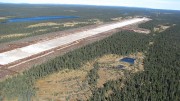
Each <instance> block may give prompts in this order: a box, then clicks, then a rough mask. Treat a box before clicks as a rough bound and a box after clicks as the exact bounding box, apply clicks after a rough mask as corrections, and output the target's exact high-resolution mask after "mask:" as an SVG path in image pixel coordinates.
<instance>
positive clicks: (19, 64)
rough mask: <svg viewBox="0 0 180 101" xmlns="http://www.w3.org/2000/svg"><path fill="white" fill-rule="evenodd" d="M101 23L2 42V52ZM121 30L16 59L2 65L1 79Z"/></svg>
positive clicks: (0, 45)
mask: <svg viewBox="0 0 180 101" xmlns="http://www.w3.org/2000/svg"><path fill="white" fill-rule="evenodd" d="M111 23H114V22H111ZM99 25H100V24H98V25H90V26H86V27H82V28H73V29H70V30H66V31H59V32H52V33H48V34H44V35H37V36H33V37H28V38H24V39H21V40H17V41H12V42H7V43H2V44H0V47H1V48H0V53H1V52H5V51H8V50H12V49H16V48H20V47H24V46H27V45H31V44H34V43H37V42H40V41H43V40H50V39H53V38H56V37H61V36H64V35H68V34H73V33H76V32H80V31H84V30H88V29H91V28H95V27H97V26H99ZM121 30H122V29H121V28H117V29H114V30H111V31H108V32H105V33H101V34H98V35H95V36H92V37H88V38H85V39H81V40H78V41H76V42H74V43H71V44H69V45H66V46H61V47H58V48H55V49H51V50H49V51H46V52H43V53H40V54H37V55H34V56H31V57H28V58H25V59H22V60H19V61H16V62H14V63H11V64H8V65H5V66H0V79H1V80H3V79H6V78H9V77H11V76H12V75H16V74H19V73H21V72H22V71H24V70H27V69H29V68H31V67H32V66H34V65H38V64H41V63H43V62H46V61H48V60H50V59H52V58H55V57H57V56H60V55H63V54H65V53H67V52H69V51H72V50H74V49H77V48H79V47H82V46H85V45H87V44H90V43H93V42H95V41H98V40H102V39H104V38H105V37H108V36H111V35H112V34H113V33H116V32H119V31H121Z"/></svg>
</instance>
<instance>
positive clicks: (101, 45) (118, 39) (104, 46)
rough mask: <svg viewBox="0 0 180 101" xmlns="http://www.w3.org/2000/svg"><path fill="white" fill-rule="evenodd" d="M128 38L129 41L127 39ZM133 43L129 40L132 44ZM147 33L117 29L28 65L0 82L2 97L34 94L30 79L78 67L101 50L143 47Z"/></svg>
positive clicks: (116, 51) (121, 51)
mask: <svg viewBox="0 0 180 101" xmlns="http://www.w3.org/2000/svg"><path fill="white" fill-rule="evenodd" d="M127 40H129V41H127ZM132 43H133V44H132ZM147 44H148V36H145V35H143V34H138V33H132V32H121V33H117V34H114V35H113V36H111V37H109V38H106V39H104V40H101V41H99V42H95V43H93V44H90V45H87V46H85V47H82V48H80V49H77V50H75V51H72V52H69V53H67V54H65V55H63V56H59V57H57V58H55V59H53V60H50V61H49V62H47V63H44V64H41V65H39V66H36V67H33V68H31V69H30V70H29V71H26V72H24V73H23V75H18V76H17V77H13V78H11V79H7V80H6V81H4V82H1V83H0V94H1V96H3V97H6V98H15V97H22V96H23V97H24V96H25V97H27V96H33V95H34V94H35V90H36V88H34V87H33V85H34V82H35V81H36V80H37V79H39V78H42V77H45V76H47V75H49V74H52V73H54V72H58V71H60V70H62V69H65V68H68V69H78V68H80V67H81V65H83V64H84V63H86V62H87V61H90V60H93V59H95V58H97V57H100V56H103V55H104V54H119V55H125V54H130V53H134V52H139V51H144V50H146V49H147Z"/></svg>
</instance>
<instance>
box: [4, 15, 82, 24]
mask: <svg viewBox="0 0 180 101" xmlns="http://www.w3.org/2000/svg"><path fill="white" fill-rule="evenodd" d="M74 18H79V17H78V16H38V17H29V18H11V19H8V20H7V21H5V22H2V23H13V22H32V21H44V20H57V19H74Z"/></svg>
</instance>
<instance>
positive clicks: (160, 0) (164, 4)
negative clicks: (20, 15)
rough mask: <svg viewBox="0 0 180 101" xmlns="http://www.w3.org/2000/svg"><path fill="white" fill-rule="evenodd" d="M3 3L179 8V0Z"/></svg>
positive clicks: (21, 0)
mask: <svg viewBox="0 0 180 101" xmlns="http://www.w3.org/2000/svg"><path fill="white" fill-rule="evenodd" d="M0 2H3V3H30V4H83V5H102V6H127V7H143V8H155V9H171V10H180V0H0Z"/></svg>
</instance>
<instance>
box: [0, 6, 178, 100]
mask: <svg viewBox="0 0 180 101" xmlns="http://www.w3.org/2000/svg"><path fill="white" fill-rule="evenodd" d="M31 6H32V5H31ZM31 6H27V5H22V6H19V8H18V9H17V5H9V7H6V6H4V5H3V6H0V7H1V8H2V9H6V10H8V9H12V8H15V9H13V11H12V12H14V13H7V12H6V10H4V12H0V14H2V15H3V16H16V17H30V16H35V15H36V16H43V15H45V16H47V15H76V16H81V18H80V19H77V20H80V21H86V20H87V19H90V18H97V19H100V20H102V21H104V22H106V21H110V18H112V17H119V16H122V17H127V16H136V15H140V16H149V17H150V18H151V19H153V20H152V21H150V22H147V23H144V24H141V25H139V26H140V27H143V28H147V29H150V30H151V31H152V33H151V34H148V35H144V34H140V33H134V32H129V31H123V32H119V33H116V34H114V35H112V36H111V37H108V38H106V39H103V40H101V41H98V42H95V43H92V44H90V45H87V46H84V47H82V48H79V49H76V50H74V51H71V52H69V53H66V54H65V55H63V56H57V57H56V58H55V59H52V60H49V61H48V62H47V63H43V64H41V65H38V66H34V67H33V68H31V69H30V70H28V71H25V72H23V74H22V75H17V76H16V77H12V78H9V79H7V80H5V81H3V82H1V83H0V99H6V100H12V99H19V100H20V101H30V100H32V97H33V96H35V95H36V90H37V88H35V87H34V83H35V82H36V80H38V79H40V78H43V77H46V76H48V75H50V74H52V73H56V72H58V71H61V70H63V69H67V68H68V69H79V68H80V67H81V66H82V65H83V64H85V63H86V62H88V61H91V60H94V59H96V58H98V57H101V56H103V55H105V54H117V55H128V54H131V53H136V52H144V53H145V57H146V58H145V60H144V71H143V72H141V73H139V74H138V73H137V74H131V75H130V76H128V77H127V78H128V79H125V80H124V79H123V80H122V79H120V80H117V81H109V82H107V83H106V84H104V86H103V87H102V88H98V89H94V90H93V95H92V96H91V98H89V100H90V101H100V100H101V101H104V100H108V101H147V100H148V101H180V82H179V78H180V51H179V50H180V46H179V44H180V39H179V38H180V34H179V33H180V18H179V16H180V13H179V11H163V10H151V9H146V10H145V9H134V8H133V9H132V8H118V7H112V8H111V7H109V8H108V7H91V6H87V7H84V6H79V7H77V6H61V7H60V6H58V5H54V6H52V7H50V6H49V5H33V7H31ZM22 8H23V9H22ZM82 8H83V9H82ZM35 9H37V10H35ZM54 9H56V10H54ZM60 9H61V10H60ZM62 9H65V10H67V9H69V10H72V9H73V10H75V11H77V12H74V13H72V12H71V13H68V12H67V11H66V12H64V10H62ZM57 11H59V12H57ZM62 11H63V12H62ZM24 12H28V13H24ZM39 12H41V13H39ZM167 13H171V14H167ZM21 14H22V15H21ZM17 15H18V16H17ZM65 21H67V20H63V21H62V22H65ZM68 21H69V20H68ZM54 22H59V23H60V22H61V21H54ZM167 23H168V24H171V25H172V24H176V25H175V26H172V27H170V28H169V29H167V30H165V31H164V32H161V33H156V32H153V29H154V27H155V26H157V25H159V24H167ZM33 24H35V22H33ZM21 25H22V26H21ZM29 25H32V23H12V24H5V25H1V24H0V30H1V33H0V34H3V33H5V34H9V33H11V32H16V33H25V32H28V31H26V30H24V29H23V28H25V27H27V26H29ZM19 26H20V28H19ZM21 27H22V29H21ZM10 28H14V29H10ZM48 28H50V27H48ZM32 30H33V29H31V30H29V32H31V31H32ZM18 31H19V32H18ZM49 31H50V32H51V31H52V30H49ZM41 33H42V32H41ZM149 42H153V44H151V45H149ZM94 67H95V68H94V69H92V70H91V72H90V73H89V75H88V78H89V81H88V83H89V84H91V85H95V84H96V80H97V79H98V74H97V70H98V64H95V65H94ZM122 82H123V84H124V86H123V87H120V84H121V83H122ZM108 91H112V92H111V93H110V94H108V96H107V92H108Z"/></svg>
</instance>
